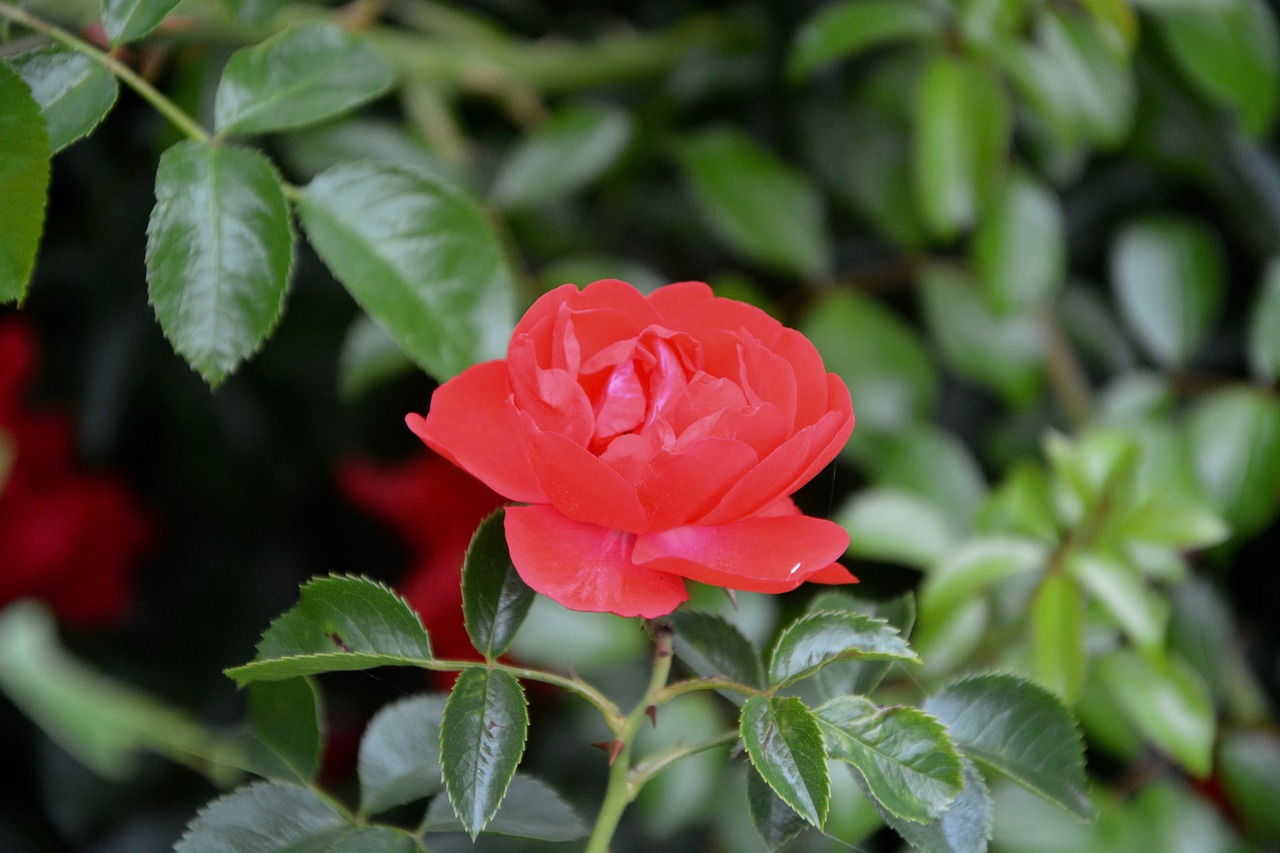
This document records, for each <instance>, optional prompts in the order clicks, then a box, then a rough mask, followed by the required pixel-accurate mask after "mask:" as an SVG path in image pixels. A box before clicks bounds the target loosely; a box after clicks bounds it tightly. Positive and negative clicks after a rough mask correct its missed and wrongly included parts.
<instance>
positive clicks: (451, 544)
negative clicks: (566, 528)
mask: <svg viewBox="0 0 1280 853" xmlns="http://www.w3.org/2000/svg"><path fill="white" fill-rule="evenodd" d="M338 486H339V488H340V489H341V491H342V493H343V494H344V495H345V496H346V497H347V499H348V500H350V501H351V502H352V503H354V504H355V505H356V506H358V507H360V508H361V509H363V510H364V511H365V512H367V513H368V514H369V515H371V516H373V517H375V518H378V519H380V520H382V521H385V522H387V523H388V524H389V525H390V526H391V528H392V529H393V530H395V531H396V532H397V533H399V534H400V537H401V538H402V539H404V541H405V543H406V544H407V545H408V546H409V550H410V552H411V553H412V555H413V565H412V567H411V568H410V569H409V570H408V572H406V573H405V576H404V578H403V579H402V580H401V582H400V583H399V584H398V588H399V590H400V593H401V594H402V595H403V596H404V597H405V600H406V601H407V602H408V603H409V606H410V607H412V608H413V609H414V610H416V611H417V612H418V615H419V616H421V617H422V624H423V625H425V626H426V628H427V632H428V633H429V634H430V635H431V645H432V648H433V649H434V650H435V652H436V654H438V655H439V656H441V657H445V658H453V659H458V660H480V655H479V654H477V653H476V651H475V650H474V649H473V648H472V647H471V641H470V639H468V637H467V629H466V626H465V625H464V624H463V620H462V560H463V557H464V556H466V552H467V546H468V545H469V544H471V536H472V535H473V534H474V533H475V530H476V528H477V527H479V526H480V522H481V521H482V520H483V519H484V517H485V516H487V515H488V514H489V513H491V512H493V511H494V510H495V509H497V508H498V507H499V506H501V505H502V498H501V497H500V496H498V495H495V494H494V493H493V492H491V491H490V490H489V489H488V487H486V486H485V485H484V483H481V482H479V481H478V480H476V479H474V478H473V477H470V476H468V475H467V474H466V472H464V471H459V470H458V469H457V468H455V467H454V466H453V465H451V464H449V462H448V461H446V460H444V459H441V458H440V457H439V456H437V455H435V454H434V453H425V452H424V453H423V454H422V455H421V456H419V457H417V458H415V459H412V460H410V461H408V462H403V463H399V464H396V465H381V464H377V463H374V462H369V461H366V460H363V459H352V460H348V461H345V462H343V463H342V464H341V465H340V466H339V468H338ZM439 676H440V677H439V681H441V682H442V683H443V684H445V685H446V686H447V684H451V683H452V682H453V679H454V676H453V675H452V674H451V673H440V674H439Z"/></svg>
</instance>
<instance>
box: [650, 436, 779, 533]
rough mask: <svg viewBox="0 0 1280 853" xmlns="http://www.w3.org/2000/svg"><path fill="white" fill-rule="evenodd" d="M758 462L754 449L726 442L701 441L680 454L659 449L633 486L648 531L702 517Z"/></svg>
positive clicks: (715, 439)
mask: <svg viewBox="0 0 1280 853" xmlns="http://www.w3.org/2000/svg"><path fill="white" fill-rule="evenodd" d="M756 462H757V457H756V454H755V451H754V450H752V449H751V448H750V447H748V446H747V445H745V444H743V443H742V442H740V441H733V440H731V439H725V438H708V439H704V440H702V441H699V442H696V443H694V444H692V445H691V446H689V447H688V448H686V449H684V450H682V451H680V452H673V451H670V450H659V451H658V452H657V453H656V454H655V455H654V456H653V458H652V459H650V460H649V464H648V466H646V468H645V470H644V473H643V475H642V476H641V477H640V479H639V481H638V482H637V483H636V495H637V496H638V497H639V498H640V503H641V504H643V505H644V507H645V508H646V509H647V510H648V511H649V529H650V530H670V529H671V528H673V527H677V526H680V525H683V524H687V523H689V521H691V520H692V519H694V518H697V517H699V516H701V515H703V514H705V513H706V512H707V510H708V509H710V508H711V507H712V506H714V505H715V504H716V503H717V502H718V501H719V499H720V498H721V497H723V496H724V493H725V492H726V491H728V490H729V488H730V487H731V486H732V485H733V484H734V483H736V482H738V480H740V479H741V478H742V476H743V475H744V474H746V472H747V471H749V470H751V468H752V466H754V465H755V464H756Z"/></svg>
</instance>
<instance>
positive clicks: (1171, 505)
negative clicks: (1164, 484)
mask: <svg viewBox="0 0 1280 853" xmlns="http://www.w3.org/2000/svg"><path fill="white" fill-rule="evenodd" d="M1120 532H1121V535H1123V536H1127V537H1130V538H1132V539H1137V540H1140V541H1142V542H1154V543H1156V544H1158V545H1173V546H1176V547H1178V548H1188V549H1199V548H1209V547H1211V546H1213V545H1217V544H1220V543H1222V542H1224V541H1226V539H1227V537H1228V536H1230V535H1231V530H1230V528H1228V527H1227V524H1226V522H1225V521H1223V520H1222V517H1221V516H1219V515H1218V514H1217V513H1215V512H1213V511H1212V510H1210V509H1209V508H1208V507H1206V506H1204V504H1202V503H1201V502H1200V501H1198V500H1195V499H1192V498H1189V497H1186V496H1184V495H1180V494H1177V493H1164V494H1157V495H1156V496H1155V497H1152V498H1148V499H1147V500H1146V501H1144V502H1143V503H1142V504H1140V505H1139V506H1137V507H1136V508H1135V509H1134V511H1133V513H1132V514H1131V515H1130V516H1129V517H1128V518H1126V519H1125V521H1124V525H1123V527H1122V528H1121V531H1120Z"/></svg>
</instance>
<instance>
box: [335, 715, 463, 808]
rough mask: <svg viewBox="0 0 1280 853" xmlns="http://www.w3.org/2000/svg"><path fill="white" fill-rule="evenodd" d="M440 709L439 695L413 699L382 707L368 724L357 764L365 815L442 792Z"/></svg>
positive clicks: (361, 741) (361, 806)
mask: <svg viewBox="0 0 1280 853" xmlns="http://www.w3.org/2000/svg"><path fill="white" fill-rule="evenodd" d="M444 704H445V699H444V697H443V696H411V697H409V698H407V699H401V700H400V701H399V702H395V703H393V704H391V705H386V706H384V707H383V708H382V709H381V710H380V711H378V713H377V714H375V715H374V717H373V719H372V720H370V721H369V725H368V727H367V728H366V729H365V732H364V736H363V737H362V738H361V739H360V753H359V758H358V761H357V771H358V773H359V775H360V810H361V812H362V813H363V814H379V813H380V812H384V811H386V810H387V809H390V808H394V807H395V806H399V805H404V804H405V803H412V802H414V801H415V800H420V799H423V798H424V797H429V796H431V795H432V794H435V793H437V792H438V791H439V790H440V789H441V788H443V787H444V782H443V780H442V779H441V777H440V721H441V720H442V719H443V717H444ZM450 816H452V813H451V814H450Z"/></svg>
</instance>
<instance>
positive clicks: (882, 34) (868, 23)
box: [787, 0, 940, 77]
mask: <svg viewBox="0 0 1280 853" xmlns="http://www.w3.org/2000/svg"><path fill="white" fill-rule="evenodd" d="M939 29H940V22H939V20H938V19H937V18H936V17H934V15H933V14H932V13H931V12H930V11H929V10H928V9H925V8H923V7H920V6H916V5H914V4H912V3H903V2H899V0H853V2H849V0H846V2H843V3H837V4H835V5H833V6H828V7H826V8H825V9H823V10H822V11H821V12H819V13H818V14H816V15H814V16H813V17H812V18H810V19H809V20H807V21H805V23H804V24H803V25H802V26H801V27H800V30H799V32H797V33H796V41H795V46H794V47H793V48H792V50H791V59H790V61H789V63H788V66H787V71H788V73H789V74H790V75H791V76H792V77H803V76H805V75H806V74H808V73H810V72H811V71H813V70H814V69H816V68H819V67H821V66H823V65H826V64H827V63H829V62H834V61H836V60H838V59H847V58H849V57H852V56H856V55H857V54H859V53H861V52H862V51H864V50H867V49H869V48H872V47H877V46H879V45H884V44H892V43H894V42H899V41H910V40H913V39H916V38H920V37H923V36H928V35H931V34H934V33H936V32H938V30H939Z"/></svg>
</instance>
